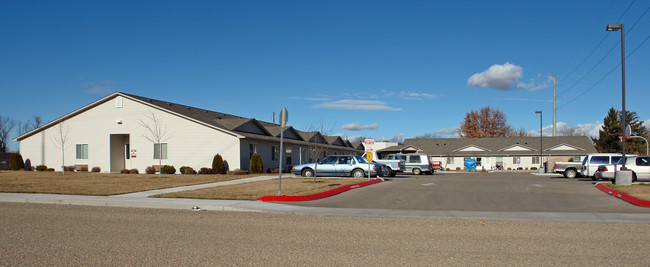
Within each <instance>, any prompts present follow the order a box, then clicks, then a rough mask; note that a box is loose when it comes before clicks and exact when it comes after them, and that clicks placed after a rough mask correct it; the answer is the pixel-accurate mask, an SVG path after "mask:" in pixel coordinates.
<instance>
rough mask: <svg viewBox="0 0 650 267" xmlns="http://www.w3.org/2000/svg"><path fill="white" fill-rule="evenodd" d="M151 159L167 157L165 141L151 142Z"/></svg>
mask: <svg viewBox="0 0 650 267" xmlns="http://www.w3.org/2000/svg"><path fill="white" fill-rule="evenodd" d="M153 159H167V143H162V144H153Z"/></svg>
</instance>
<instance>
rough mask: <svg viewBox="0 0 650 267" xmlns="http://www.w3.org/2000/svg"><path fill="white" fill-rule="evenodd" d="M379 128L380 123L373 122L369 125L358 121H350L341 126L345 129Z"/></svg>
mask: <svg viewBox="0 0 650 267" xmlns="http://www.w3.org/2000/svg"><path fill="white" fill-rule="evenodd" d="M377 128H379V124H378V123H372V124H368V125H361V124H359V123H358V122H353V123H348V124H345V125H343V126H341V130H344V131H361V130H376V129H377Z"/></svg>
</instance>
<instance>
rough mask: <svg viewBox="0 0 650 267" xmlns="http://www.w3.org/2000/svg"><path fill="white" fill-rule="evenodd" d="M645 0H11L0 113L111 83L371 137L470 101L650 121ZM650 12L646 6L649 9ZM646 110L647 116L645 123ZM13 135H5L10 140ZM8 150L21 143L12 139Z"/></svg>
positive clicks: (72, 102) (60, 103) (92, 95)
mask: <svg viewBox="0 0 650 267" xmlns="http://www.w3.org/2000/svg"><path fill="white" fill-rule="evenodd" d="M648 8H650V2H649V1H647V0H646V1H631V0H626V1H611V0H607V1H566V0H564V1H520V0H519V1H2V3H0V59H1V60H0V90H2V92H3V96H2V108H1V109H0V115H3V116H8V117H10V118H13V119H15V120H21V121H26V120H28V119H29V118H31V117H32V116H33V115H38V116H41V117H42V118H43V119H44V121H46V122H48V121H51V120H53V119H56V118H58V117H60V116H62V115H65V114H67V113H68V112H71V111H73V110H75V109H77V108H80V107H82V106H84V105H87V104H89V103H91V102H93V101H95V100H97V99H100V98H102V97H104V96H106V95H108V94H110V93H111V92H114V91H122V92H126V93H131V94H136V95H141V96H146V97H151V98H156V99H160V100H165V101H170V102H176V103H179V104H184V105H190V106H195V107H199V108H205V109H210V110H214V111H219V112H225V113H230V114H234V115H239V116H245V117H252V118H256V119H258V120H265V121H271V120H272V114H273V112H275V113H276V114H278V113H279V112H280V110H281V109H282V108H283V107H286V108H287V109H288V110H289V123H288V124H289V125H291V126H293V127H295V128H297V129H300V130H308V129H309V128H310V127H311V126H315V125H319V124H320V122H321V121H322V122H323V125H324V126H325V127H324V128H325V130H326V131H325V132H327V133H330V134H341V135H345V136H347V137H356V136H365V137H372V138H375V139H380V138H385V139H391V138H393V137H396V136H397V137H403V138H412V137H415V136H418V135H423V134H425V133H434V134H436V135H438V136H440V137H454V136H455V133H454V129H455V128H456V127H458V126H459V124H460V123H461V122H462V120H463V118H464V116H465V114H466V113H467V112H469V111H471V110H478V109H480V108H482V107H484V106H488V105H489V106H492V107H495V108H498V109H499V110H501V111H503V112H504V113H505V114H506V116H507V117H508V122H509V124H510V125H511V126H513V127H514V128H517V129H519V128H525V129H526V130H528V131H538V130H539V115H538V114H535V111H536V110H542V111H543V125H544V127H549V128H548V129H545V133H546V131H548V132H549V133H550V126H551V124H552V112H553V102H552V99H553V85H552V81H551V80H550V78H549V77H551V76H552V75H557V82H558V87H557V92H558V97H557V105H558V109H557V121H558V123H559V124H560V125H570V126H579V127H582V128H584V129H585V131H587V132H589V133H592V134H593V133H597V129H598V126H599V125H600V123H601V122H602V121H603V118H604V117H605V115H606V112H607V110H608V109H609V108H610V107H614V108H616V109H621V69H620V66H617V65H618V64H619V63H620V59H621V52H620V43H619V41H620V31H619V32H606V31H605V27H606V25H607V24H609V23H624V24H625V28H626V39H625V44H626V54H627V56H628V58H627V60H626V87H627V109H628V110H631V111H636V112H637V113H638V115H639V117H640V119H641V120H643V121H648V120H649V119H650V109H648V108H647V103H648V99H650V90H648V84H649V83H650V75H648V71H650V67H648V62H650V42H646V41H647V39H648V37H649V36H650V15H646V12H648ZM649 13H650V12H649ZM647 124H648V123H647V122H646V125H647ZM16 135H17V133H16V134H13V135H11V137H12V138H14V137H15V136H16ZM13 147H14V149H15V148H17V146H16V145H15V144H13Z"/></svg>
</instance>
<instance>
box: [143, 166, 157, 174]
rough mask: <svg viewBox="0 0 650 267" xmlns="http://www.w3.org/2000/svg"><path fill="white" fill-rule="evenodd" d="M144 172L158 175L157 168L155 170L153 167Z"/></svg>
mask: <svg viewBox="0 0 650 267" xmlns="http://www.w3.org/2000/svg"><path fill="white" fill-rule="evenodd" d="M144 171H145V173H147V174H156V168H154V167H153V166H149V167H147V168H146V169H145V170H144Z"/></svg>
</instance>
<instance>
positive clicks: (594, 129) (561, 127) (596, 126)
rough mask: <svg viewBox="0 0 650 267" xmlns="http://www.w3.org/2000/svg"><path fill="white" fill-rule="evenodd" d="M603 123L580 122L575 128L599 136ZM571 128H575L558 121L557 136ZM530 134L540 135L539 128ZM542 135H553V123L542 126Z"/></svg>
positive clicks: (591, 135)
mask: <svg viewBox="0 0 650 267" xmlns="http://www.w3.org/2000/svg"><path fill="white" fill-rule="evenodd" d="M602 125H603V123H601V122H599V121H596V122H591V123H580V124H577V125H576V126H575V128H577V129H579V130H580V131H582V132H583V133H584V134H586V135H587V136H589V137H594V138H595V137H598V131H599V130H600V128H601V127H602ZM569 128H574V126H573V125H571V124H568V123H566V122H561V121H558V122H557V129H556V132H557V136H562V132H563V131H565V130H567V129H569ZM528 134H529V135H530V136H539V129H534V130H530V131H528ZM542 135H543V136H553V124H550V125H548V126H545V127H543V128H542Z"/></svg>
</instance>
